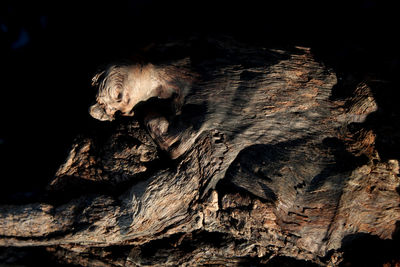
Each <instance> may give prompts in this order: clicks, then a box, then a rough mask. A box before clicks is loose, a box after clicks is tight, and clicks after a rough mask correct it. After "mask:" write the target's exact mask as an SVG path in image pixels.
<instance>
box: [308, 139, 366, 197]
mask: <svg viewBox="0 0 400 267" xmlns="http://www.w3.org/2000/svg"><path fill="white" fill-rule="evenodd" d="M322 145H323V150H324V151H326V152H328V153H329V154H331V155H333V157H334V159H333V160H332V162H330V163H328V164H327V166H326V167H325V168H324V169H323V170H322V171H321V172H320V173H319V174H318V175H316V176H315V177H314V178H313V179H312V180H311V182H310V185H309V187H308V188H307V190H308V191H314V190H317V189H318V188H320V187H321V186H322V185H323V184H324V183H325V181H326V179H329V178H330V177H332V176H334V175H337V174H341V173H342V174H343V177H346V176H347V175H346V173H349V172H351V171H352V170H354V169H356V168H357V167H359V166H362V165H364V164H366V163H368V157H367V156H365V155H361V156H354V155H353V154H352V153H350V152H348V151H347V150H346V144H345V143H344V142H343V141H342V140H340V139H338V138H334V137H329V138H325V139H324V140H323V141H322ZM343 182H344V181H343V180H342V181H339V183H340V185H338V186H339V187H338V189H341V185H342V184H343Z"/></svg>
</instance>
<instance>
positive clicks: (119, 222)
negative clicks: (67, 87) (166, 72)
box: [0, 39, 400, 266]
mask: <svg viewBox="0 0 400 267" xmlns="http://www.w3.org/2000/svg"><path fill="white" fill-rule="evenodd" d="M200 43H201V45H200V48H199V45H198V44H197V45H196V46H190V44H188V43H179V42H177V43H173V44H168V45H159V46H155V47H154V48H153V51H152V53H154V54H155V55H157V53H159V54H162V53H166V51H165V49H167V48H168V47H169V48H170V47H174V48H176V49H182V50H184V51H189V52H188V53H189V57H188V59H187V60H181V61H179V62H180V63H179V64H182V66H181V67H184V68H187V69H190V71H192V72H193V73H195V74H196V75H197V76H198V78H197V79H196V81H195V82H194V83H193V84H192V88H191V89H190V92H189V94H188V95H187V96H186V98H185V100H184V103H183V106H182V108H181V112H180V113H178V114H174V115H168V116H163V115H162V114H163V113H162V112H163V109H162V108H159V109H158V110H157V114H159V116H155V117H154V116H153V117H151V119H150V120H149V119H148V117H146V115H147V114H148V113H149V112H150V111H151V110H152V109H156V108H155V107H160V106H161V107H162V105H163V103H162V101H164V100H157V99H152V100H149V101H147V102H146V103H143V104H142V105H141V106H140V107H138V109H140V112H138V113H136V112H135V114H138V115H135V117H133V118H119V119H117V120H115V121H113V122H103V123H99V124H97V126H96V127H97V128H96V129H95V130H93V131H91V132H90V133H87V134H82V135H80V136H78V137H77V138H76V139H75V141H74V143H73V144H72V148H71V151H70V153H69V155H68V157H67V159H66V161H65V163H64V164H63V165H62V166H60V168H59V170H58V171H57V173H56V175H55V178H54V180H53V181H52V182H51V184H49V186H48V190H47V196H46V197H45V198H44V200H43V201H42V202H40V203H32V204H26V205H3V206H1V207H0V245H1V246H4V247H14V248H15V250H17V249H18V248H17V247H22V248H24V249H27V250H29V249H30V248H33V247H41V248H44V249H45V250H46V253H48V254H49V255H52V257H53V258H54V259H55V260H56V261H58V262H62V263H68V264H76V265H81V266H177V265H179V266H202V265H209V264H214V265H221V266H237V265H248V264H253V265H257V264H269V266H281V265H282V264H288V266H290V264H292V265H300V266H301V265H304V266H306V265H307V264H308V265H307V266H309V265H311V266H314V265H316V266H317V265H322V266H327V265H330V266H336V265H339V264H340V263H341V262H342V263H343V264H344V263H346V262H347V263H351V264H353V265H357V264H360V262H361V263H363V261H365V262H368V261H369V262H368V263H371V262H373V260H371V259H372V258H371V259H370V258H369V257H370V256H371V255H368V253H367V254H366V255H363V256H362V257H361V256H360V255H359V253H360V252H359V251H358V250H357V248H360V247H363V251H364V252H365V251H367V252H368V251H369V250H364V248H365V247H367V246H370V247H372V248H374V251H380V250H379V249H383V250H385V253H386V254H384V255H383V256H382V257H381V258H379V259H378V260H377V261H379V262H378V263H379V264H395V261H396V260H398V258H397V257H398V255H397V254H396V246H397V245H398V233H399V225H400V223H399V222H400V206H399V205H400V198H399V163H398V160H397V158H394V157H393V158H385V159H382V157H381V154H380V151H379V149H378V148H377V145H376V144H377V138H379V137H380V135H379V136H378V134H379V133H378V132H377V131H376V130H375V129H374V128H373V127H370V126H371V125H372V124H373V123H374V120H373V118H374V117H373V116H374V114H377V113H378V112H379V108H380V107H379V108H378V105H377V100H376V98H375V95H374V92H373V90H372V89H371V86H370V84H369V83H368V81H364V82H361V83H358V84H357V85H356V89H355V90H354V93H353V94H352V95H350V96H347V97H346V98H340V99H338V98H334V97H333V91H334V90H337V88H336V87H337V86H338V85H340V83H338V80H337V75H336V73H335V71H334V70H333V69H331V68H329V67H327V66H325V65H324V64H323V63H321V62H320V61H319V60H317V59H316V57H315V55H314V54H313V53H312V51H311V50H310V49H309V48H304V47H293V48H290V49H287V50H279V49H269V48H264V47H262V46H247V45H244V44H241V43H238V42H236V41H234V40H231V39H224V40H219V39H210V40H207V41H204V42H203V41H202V42H200ZM193 47H195V48H193ZM167 52H168V51H167ZM174 62H177V61H173V60H171V61H169V62H168V61H167V63H165V62H164V63H163V64H168V63H170V64H175V63H174ZM155 64H157V63H155ZM371 118H372V122H371ZM160 119H163V120H166V121H167V125H168V131H167V133H165V134H163V136H160V135H155V134H154V129H153V128H152V127H155V126H154V125H156V126H157V125H158V122H159V121H160ZM152 122H153V123H152ZM152 125H153V126H152ZM170 140H174V141H173V142H172V141H170ZM375 249H376V250H375ZM7 253H11V252H10V249H8V250H3V255H8V254H7ZM375 253H378V252H375ZM373 263H375V262H373ZM353 265H351V266H353ZM387 266H390V265H387ZM393 266H394V265H393Z"/></svg>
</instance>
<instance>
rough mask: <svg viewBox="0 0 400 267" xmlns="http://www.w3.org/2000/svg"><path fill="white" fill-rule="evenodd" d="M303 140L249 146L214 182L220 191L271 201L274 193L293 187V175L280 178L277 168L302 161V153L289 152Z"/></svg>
mask: <svg viewBox="0 0 400 267" xmlns="http://www.w3.org/2000/svg"><path fill="white" fill-rule="evenodd" d="M302 143H305V140H293V141H289V142H284V143H279V144H276V145H266V144H257V145H252V146H249V147H247V148H245V149H243V150H242V151H240V153H239V154H238V155H237V157H236V159H235V160H234V161H233V162H232V163H231V165H230V166H229V168H228V170H227V172H226V175H225V178H224V179H222V180H221V181H219V183H218V184H217V190H218V191H219V192H220V193H222V194H223V193H228V192H242V193H243V192H246V193H247V194H251V195H253V196H256V197H258V198H260V199H261V200H263V201H271V202H274V201H276V200H277V193H278V194H279V193H280V192H279V191H280V190H281V189H283V190H285V188H288V187H291V186H293V187H294V186H295V185H297V184H298V181H297V179H296V178H295V177H293V176H292V177H282V174H281V173H280V170H281V169H282V168H283V167H284V166H287V165H288V164H296V162H299V161H301V159H302V156H303V155H301V154H300V155H296V156H294V155H293V154H292V151H295V150H296V147H298V146H299V145H300V144H302Z"/></svg>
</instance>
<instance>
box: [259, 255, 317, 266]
mask: <svg viewBox="0 0 400 267" xmlns="http://www.w3.org/2000/svg"><path fill="white" fill-rule="evenodd" d="M257 266H264V267H318V266H320V265H318V264H316V263H313V262H311V261H306V260H298V259H295V258H291V257H285V256H278V257H274V258H272V259H271V260H270V261H268V263H266V264H263V265H257Z"/></svg>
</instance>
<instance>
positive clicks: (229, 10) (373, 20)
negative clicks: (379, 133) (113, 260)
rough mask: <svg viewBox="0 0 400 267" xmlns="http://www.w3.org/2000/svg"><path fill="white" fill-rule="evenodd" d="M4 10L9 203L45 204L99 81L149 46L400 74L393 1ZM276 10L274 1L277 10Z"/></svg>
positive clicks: (0, 171) (138, 1) (0, 125)
mask: <svg viewBox="0 0 400 267" xmlns="http://www.w3.org/2000/svg"><path fill="white" fill-rule="evenodd" d="M268 2H270V1H157V0H151V1H145V0H131V1H128V0H125V1H53V3H52V4H49V3H45V2H39V3H35V1H1V3H0V25H1V29H0V38H1V39H0V45H1V47H0V66H1V70H0V71H1V72H0V73H1V74H0V79H1V80H0V114H1V115H0V116H1V117H0V118H1V121H0V200H1V202H3V203H18V202H24V201H26V202H29V201H32V200H35V197H36V196H37V195H40V192H41V191H42V190H43V188H44V186H45V185H46V184H47V183H48V181H49V180H51V178H52V176H53V175H54V173H55V171H56V169H57V167H58V166H59V165H60V164H61V163H62V162H63V160H64V159H65V158H66V156H67V153H68V151H69V149H70V148H71V143H72V140H73V138H74V136H76V135H77V134H78V133H80V132H82V131H85V129H88V128H90V127H92V126H93V124H95V123H96V122H94V120H93V119H92V118H90V116H89V115H88V112H87V109H88V106H89V105H90V104H91V102H92V101H93V100H94V95H95V91H94V90H93V89H92V88H91V87H90V80H91V77H92V75H93V74H94V73H95V72H96V70H97V68H98V67H99V66H101V65H104V64H106V63H109V62H112V61H115V60H118V59H124V58H132V57H134V55H135V53H137V51H139V50H140V48H141V47H143V46H146V45H147V44H149V43H157V42H161V41H163V40H166V39H168V38H175V37H183V38H185V37H188V36H190V35H191V34H193V33H200V34H202V35H205V36H206V35H207V34H216V35H218V34H230V35H233V36H235V37H237V38H238V39H240V40H242V41H245V42H251V43H253V42H262V43H264V45H266V46H271V47H272V46H274V47H276V46H282V47H287V46H291V45H304V46H310V47H312V49H313V50H314V51H315V53H316V54H318V55H319V56H320V58H321V60H322V61H324V62H325V63H326V64H328V65H330V66H332V67H333V68H335V69H336V70H337V71H338V73H346V72H347V73H349V72H351V73H353V74H355V75H361V76H362V75H364V74H366V73H379V75H380V77H384V78H385V79H387V80H393V79H395V77H396V75H397V72H398V69H399V53H398V49H397V47H398V45H399V41H397V39H396V37H397V35H398V32H399V30H398V28H397V22H398V21H397V17H398V16H399V14H398V13H399V12H398V9H396V8H395V6H394V5H391V4H388V3H385V2H383V1H367V0H364V1H296V2H295V1H277V3H268ZM271 2H272V1H271Z"/></svg>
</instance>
